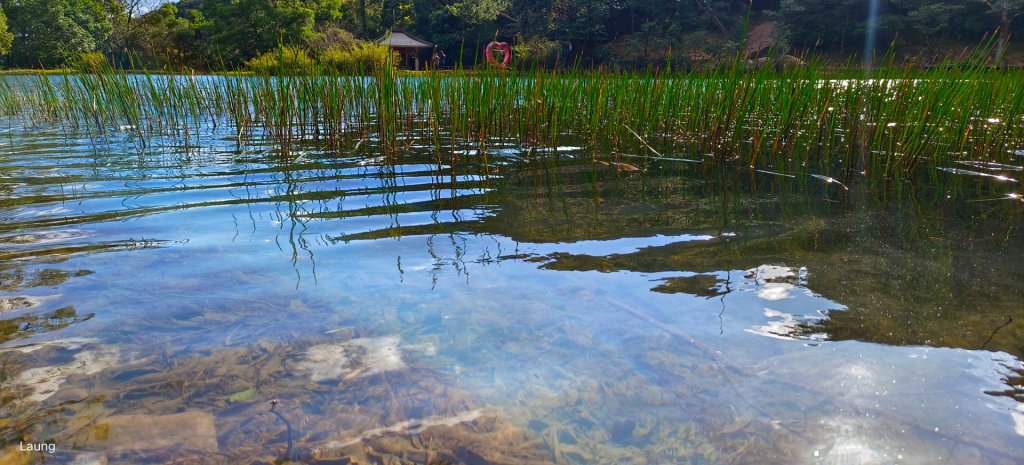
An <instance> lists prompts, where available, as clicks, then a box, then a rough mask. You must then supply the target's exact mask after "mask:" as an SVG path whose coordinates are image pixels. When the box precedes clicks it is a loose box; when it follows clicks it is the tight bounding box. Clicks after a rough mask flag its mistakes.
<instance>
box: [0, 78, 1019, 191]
mask: <svg viewBox="0 0 1024 465" xmlns="http://www.w3.org/2000/svg"><path fill="white" fill-rule="evenodd" d="M888 60H889V61H888V62H883V67H882V68H881V69H880V70H878V71H877V72H876V73H875V77H874V78H873V79H854V78H847V76H850V75H852V74H854V73H855V70H853V69H838V70H836V69H828V68H826V67H824V66H823V65H822V64H821V63H817V62H815V61H813V60H812V61H811V62H810V63H808V64H807V65H805V66H802V67H787V68H783V69H775V68H774V67H772V66H764V67H761V68H757V69H752V68H751V67H750V66H749V65H748V64H747V63H745V62H741V61H740V60H736V61H735V62H733V63H727V64H723V65H719V66H716V67H704V68H699V69H693V70H673V69H671V68H670V67H666V68H664V69H660V70H653V69H652V70H647V71H643V72H631V73H627V72H621V71H612V70H608V69H593V70H591V69H582V68H571V69H569V70H566V71H560V72H555V71H551V70H546V69H542V68H539V67H520V68H512V69H508V70H483V71H480V70H463V69H456V70H454V71H451V72H438V71H431V72H428V73H423V74H417V75H407V74H404V73H402V72H400V71H397V70H396V68H395V67H394V66H391V65H386V66H373V67H370V68H360V69H349V70H339V69H337V68H336V67H326V66H315V67H311V68H310V69H309V70H308V72H306V73H294V72H289V73H284V72H263V73H258V74H254V75H243V74H235V75H228V76H223V77H216V78H214V77H197V76H194V75H179V76H173V75H172V76H162V75H151V74H148V73H142V74H137V75H133V74H127V73H124V72H121V71H118V70H114V69H110V68H109V67H101V68H97V69H95V70H93V71H92V72H88V73H77V74H72V73H64V74H61V75H42V74H41V75H39V76H38V77H37V78H36V79H35V80H31V81H28V82H26V80H18V81H15V82H13V83H12V82H8V81H6V80H5V81H3V83H2V84H0V113H2V114H5V115H8V117H11V118H18V117H21V118H23V119H24V121H26V122H28V124H32V125H36V126H42V125H66V126H68V127H70V128H76V129H77V128H84V129H85V130H86V131H88V132H90V133H94V134H97V135H104V134H107V133H109V132H111V131H119V132H127V133H130V134H132V135H133V136H135V137H136V138H137V140H138V141H139V142H140V144H141V145H142V146H145V144H146V143H147V142H146V141H147V138H148V137H149V136H150V135H151V134H152V133H154V132H159V133H170V134H174V135H176V136H179V137H185V138H186V139H187V140H191V138H192V137H193V135H198V134H199V133H200V132H201V131H203V130H204V128H207V127H208V128H214V129H215V128H217V127H218V126H220V125H226V126H230V127H232V128H234V134H235V138H236V140H237V143H238V145H239V146H240V147H242V146H244V145H245V144H246V143H247V142H248V141H250V140H256V139H267V140H270V141H271V142H274V143H276V144H278V145H279V146H280V147H281V149H282V150H283V152H285V153H287V152H289V150H290V149H291V148H292V147H293V146H295V144H308V143H314V144H322V145H324V146H329V147H333V148H336V149H344V150H355V149H358V148H362V147H368V146H371V145H372V146H374V147H377V150H380V151H381V152H382V153H384V154H386V155H388V156H391V157H394V156H400V155H401V153H402V152H403V151H404V150H405V148H406V147H411V146H414V145H415V146H423V145H430V146H432V147H433V148H434V151H435V154H436V157H437V161H438V164H439V165H441V164H453V163H455V162H457V161H458V159H457V158H458V157H457V155H458V154H456V153H455V152H456V150H457V149H456V147H461V146H463V145H465V144H467V143H469V144H472V145H475V146H477V147H478V148H479V150H477V151H476V153H478V154H479V155H478V156H480V157H487V156H488V146H489V145H490V144H494V143H500V144H508V143H514V144H518V145H520V146H521V147H522V149H523V150H524V152H529V151H530V150H531V148H539V147H555V146H557V145H558V144H559V142H560V141H561V140H565V138H567V137H568V138H573V139H574V140H577V141H581V142H583V143H584V144H586V145H587V146H588V147H589V149H590V150H591V152H593V153H595V154H596V153H639V154H650V151H649V150H648V147H650V148H652V149H655V150H656V151H658V152H660V153H663V154H678V153H684V154H686V156H685V157H684V158H692V157H693V156H694V154H697V155H699V157H700V158H702V159H705V160H707V161H715V162H720V163H735V164H737V165H738V166H746V167H751V168H766V169H772V170H783V171H785V172H789V173H804V172H807V173H810V172H814V173H819V174H824V175H829V176H834V177H838V178H842V177H843V176H844V173H843V172H845V173H849V172H854V171H856V172H867V173H871V174H875V175H878V176H879V177H882V178H894V177H899V176H902V175H903V174H902V173H907V172H911V171H914V170H915V169H917V167H919V166H921V165H922V164H924V165H932V166H937V165H941V164H945V163H949V162H950V161H953V160H961V159H985V160H992V161H1004V162H1005V161H1008V158H1007V157H1008V156H1009V155H1008V153H1009V152H1012V151H1013V150H1018V149H1020V148H1021V147H1024V130H1022V128H1021V126H1022V125H1021V122H1022V121H1024V119H1022V118H1024V91H1022V90H1021V89H1020V87H1019V86H1018V84H1017V83H1018V82H1020V81H1019V79H1020V77H1021V74H1020V73H1019V72H1016V71H1004V70H994V69H990V68H987V67H985V66H983V65H982V64H977V63H976V64H968V65H956V66H954V65H953V64H952V63H950V64H949V66H943V67H935V68H932V69H926V70H921V69H918V68H916V67H914V66H913V65H912V64H911V65H903V66H898V65H895V64H893V63H892V60H891V58H889V59H888ZM289 71H294V70H289ZM631 132H635V133H636V137H634V135H633V134H631ZM641 141H642V142H643V144H640V142H641ZM647 144H650V145H649V146H647V147H645V145H647ZM486 164H487V163H486V162H484V165H486Z"/></svg>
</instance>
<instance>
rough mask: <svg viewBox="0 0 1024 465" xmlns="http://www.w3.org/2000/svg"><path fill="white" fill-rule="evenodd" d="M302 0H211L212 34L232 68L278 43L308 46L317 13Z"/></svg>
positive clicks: (208, 11) (225, 60) (219, 50)
mask: <svg viewBox="0 0 1024 465" xmlns="http://www.w3.org/2000/svg"><path fill="white" fill-rule="evenodd" d="M310 6H312V5H311V4H307V3H305V2H303V1H301V0H208V2H207V4H206V6H205V8H204V13H205V14H206V15H207V16H206V17H207V18H208V20H209V26H208V28H209V36H210V39H211V41H212V43H213V44H215V45H214V46H215V47H216V50H215V53H217V54H218V55H219V56H220V58H221V59H222V60H223V62H224V64H225V65H227V66H230V67H234V66H238V65H240V64H242V63H243V62H245V61H247V60H250V59H252V58H254V57H256V56H258V55H259V54H260V53H262V52H266V51H269V50H273V49H274V48H276V47H277V46H278V45H305V44H307V43H308V42H309V41H310V40H311V39H312V38H313V36H314V33H313V24H314V17H315V13H314V11H313V9H312V8H310Z"/></svg>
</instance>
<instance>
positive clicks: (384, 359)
mask: <svg viewBox="0 0 1024 465" xmlns="http://www.w3.org/2000/svg"><path fill="white" fill-rule="evenodd" d="M399 343H400V339H399V337H398V336H382V337H372V338H359V339H352V340H349V341H345V342H340V343H332V344H318V345H315V346H312V347H310V348H309V349H307V350H306V352H305V355H304V357H303V359H302V361H301V362H300V363H299V365H298V367H297V368H298V370H299V371H302V372H305V373H306V374H307V375H308V376H309V377H310V379H312V380H313V381H317V382H320V381H327V380H347V379H353V378H358V377H362V376H369V375H373V374H377V373H383V372H386V371H396V370H402V369H404V368H405V367H406V365H405V362H404V361H403V360H402V350H401V348H400V347H399Z"/></svg>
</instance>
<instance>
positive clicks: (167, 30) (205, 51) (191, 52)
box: [129, 3, 210, 69]
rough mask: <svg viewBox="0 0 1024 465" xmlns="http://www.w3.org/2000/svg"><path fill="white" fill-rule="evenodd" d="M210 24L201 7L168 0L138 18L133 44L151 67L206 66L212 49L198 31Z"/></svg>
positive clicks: (132, 47)
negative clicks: (183, 9)
mask: <svg viewBox="0 0 1024 465" xmlns="http://www.w3.org/2000/svg"><path fill="white" fill-rule="evenodd" d="M208 25H209V24H208V22H207V21H206V19H205V18H204V17H203V14H202V12H201V11H199V10H195V9H189V10H185V11H181V10H179V8H178V7H177V6H176V5H175V4H173V3H165V4H163V5H161V6H160V8H158V9H156V10H153V11H151V12H148V13H146V14H145V15H143V16H141V17H140V18H138V24H137V26H136V34H134V35H133V40H132V42H130V47H129V48H130V49H131V50H132V51H133V52H134V53H135V55H136V57H133V58H138V59H140V60H142V63H139V64H140V65H144V66H147V67H157V68H161V67H165V66H170V67H172V68H174V69H182V68H186V67H191V68H203V67H206V66H207V65H208V64H209V59H210V49H209V47H208V46H207V45H206V43H205V42H206V41H204V40H202V39H201V37H200V36H199V34H198V33H199V31H200V30H201V29H203V28H205V27H207V26H208Z"/></svg>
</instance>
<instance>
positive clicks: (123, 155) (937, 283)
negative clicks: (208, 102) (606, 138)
mask: <svg viewBox="0 0 1024 465" xmlns="http://www.w3.org/2000/svg"><path fill="white" fill-rule="evenodd" d="M12 121H13V122H12V123H11V124H6V125H3V126H5V129H4V130H3V131H0V132H2V134H0V381H2V387H0V431H2V435H0V441H2V443H0V462H2V463H17V464H21V463H61V464H79V465H85V464H103V463H107V464H142V463H159V464H163V463H174V464H186V463H188V464H190V463H244V464H249V463H251V464H256V463H274V462H276V463H282V462H283V461H284V460H293V461H295V462H297V463H321V464H340V463H360V464H362V463H386V464H393V463H437V464H440V463H465V464H474V465H477V464H548V463H560V464H561V463H569V464H583V463H598V464H601V463H609V464H611V463H614V464H648V463H672V464H733V463H737V464H743V463H749V464H828V465H853V464H939V463H948V464H1014V463H1019V460H1020V458H1021V457H1024V404H1022V403H1021V402H1020V401H1021V399H1024V389H1022V388H1021V387H1020V384H1021V381H1020V378H1019V373H1020V372H1021V369H1022V366H1021V361H1020V357H1021V356H1024V342H1022V341H1024V308H1022V307H1021V302H1022V297H1024V296H1022V289H1024V286H1022V285H1021V283H1022V282H1024V281H1022V280H1024V233H1022V226H1024V218H1022V213H1024V203H1022V202H1021V200H1020V198H1019V196H1018V195H1017V193H1018V192H1020V185H1019V182H1018V178H1019V173H1017V172H1016V171H1015V170H1014V167H1012V166H1004V167H982V166H962V165H956V166H949V167H948V169H947V170H944V171H943V170H939V171H932V172H928V173H922V176H921V178H920V179H918V180H916V182H905V183H904V182H894V183H891V184H888V185H882V184H879V183H877V182H873V181H869V180H868V179H866V178H864V179H861V178H855V182H852V183H850V185H848V186H845V187H848V190H847V189H845V188H844V186H840V185H837V183H828V182H825V181H823V180H821V179H817V178H811V177H807V178H793V177H789V176H781V175H777V174H772V173H770V172H760V171H749V170H746V169H737V168H733V167H728V166H725V167H722V166H714V165H712V164H705V163H702V164H698V163H688V162H683V161H679V160H672V159H647V158H645V157H644V156H642V155H643V153H642V152H639V151H638V152H637V154H640V155H638V156H633V157H630V156H628V154H625V155H623V154H620V155H618V156H613V155H612V154H609V153H602V152H601V151H593V150H588V149H584V148H581V147H576V146H573V145H582V144H580V143H579V142H574V141H572V140H567V141H566V142H565V145H563V146H561V147H533V148H525V147H522V146H520V145H519V144H517V143H512V142H508V141H500V140H495V141H492V143H491V144H490V146H489V147H488V153H487V157H486V158H484V157H479V156H477V155H479V154H478V153H476V152H475V151H476V150H478V149H479V147H478V145H476V144H466V146H464V147H457V150H458V153H459V154H461V155H462V156H461V158H460V159H461V160H462V162H461V163H460V164H459V165H458V166H456V167H453V166H449V165H446V164H441V165H439V164H438V162H437V158H436V156H435V153H434V152H433V150H431V149H429V148H426V146H427V145H429V143H428V142H427V141H422V142H418V141H416V140H415V139H412V140H411V141H410V142H409V143H408V147H407V148H406V149H404V150H402V151H401V153H400V155H399V156H395V157H383V156H380V155H379V153H375V152H374V148H373V147H374V144H373V143H372V141H371V142H368V143H366V144H361V146H360V147H358V150H356V151H350V150H345V151H338V150H327V149H319V148H316V144H312V143H310V144H301V143H300V144H292V146H291V148H290V151H289V152H288V153H287V154H286V153H282V151H281V150H280V149H279V148H278V147H276V146H275V145H274V144H270V143H267V144H261V143H257V142H253V143H250V144H246V145H245V146H244V147H238V146H236V143H235V140H234V133H233V131H231V130H230V129H229V128H223V127H222V128H219V129H209V128H208V129H207V131H206V132H202V133H199V134H191V135H190V136H189V143H187V144H185V143H183V142H182V140H181V139H179V138H176V137H172V136H167V137H157V138H154V139H152V140H150V141H149V143H148V145H147V146H146V147H145V148H142V146H141V144H139V143H138V141H137V140H135V139H134V138H133V137H134V136H133V135H131V134H126V133H124V132H117V131H112V132H110V133H108V134H107V135H105V136H103V137H97V136H89V135H87V134H85V133H83V132H79V131H75V130H70V129H59V128H58V129H54V128H46V127H32V126H30V125H26V124H25V123H24V122H22V121H18V120H14V119H12ZM418 144H422V147H421V145H418ZM638 150H639V149H638ZM665 155H666V157H663V158H672V157H679V158H687V159H697V160H699V159H700V158H701V156H700V155H699V154H665ZM595 160H596V161H595ZM1021 161H1022V162H1024V159H1021ZM616 163H619V164H616ZM625 163H628V164H629V165H625ZM634 165H635V166H637V167H643V168H644V169H642V170H640V171H633V170H632V167H633V166H634ZM972 173H985V174H995V175H1006V179H1000V178H996V177H992V176H972V175H970V174H972ZM50 445H52V447H51V446H50Z"/></svg>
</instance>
